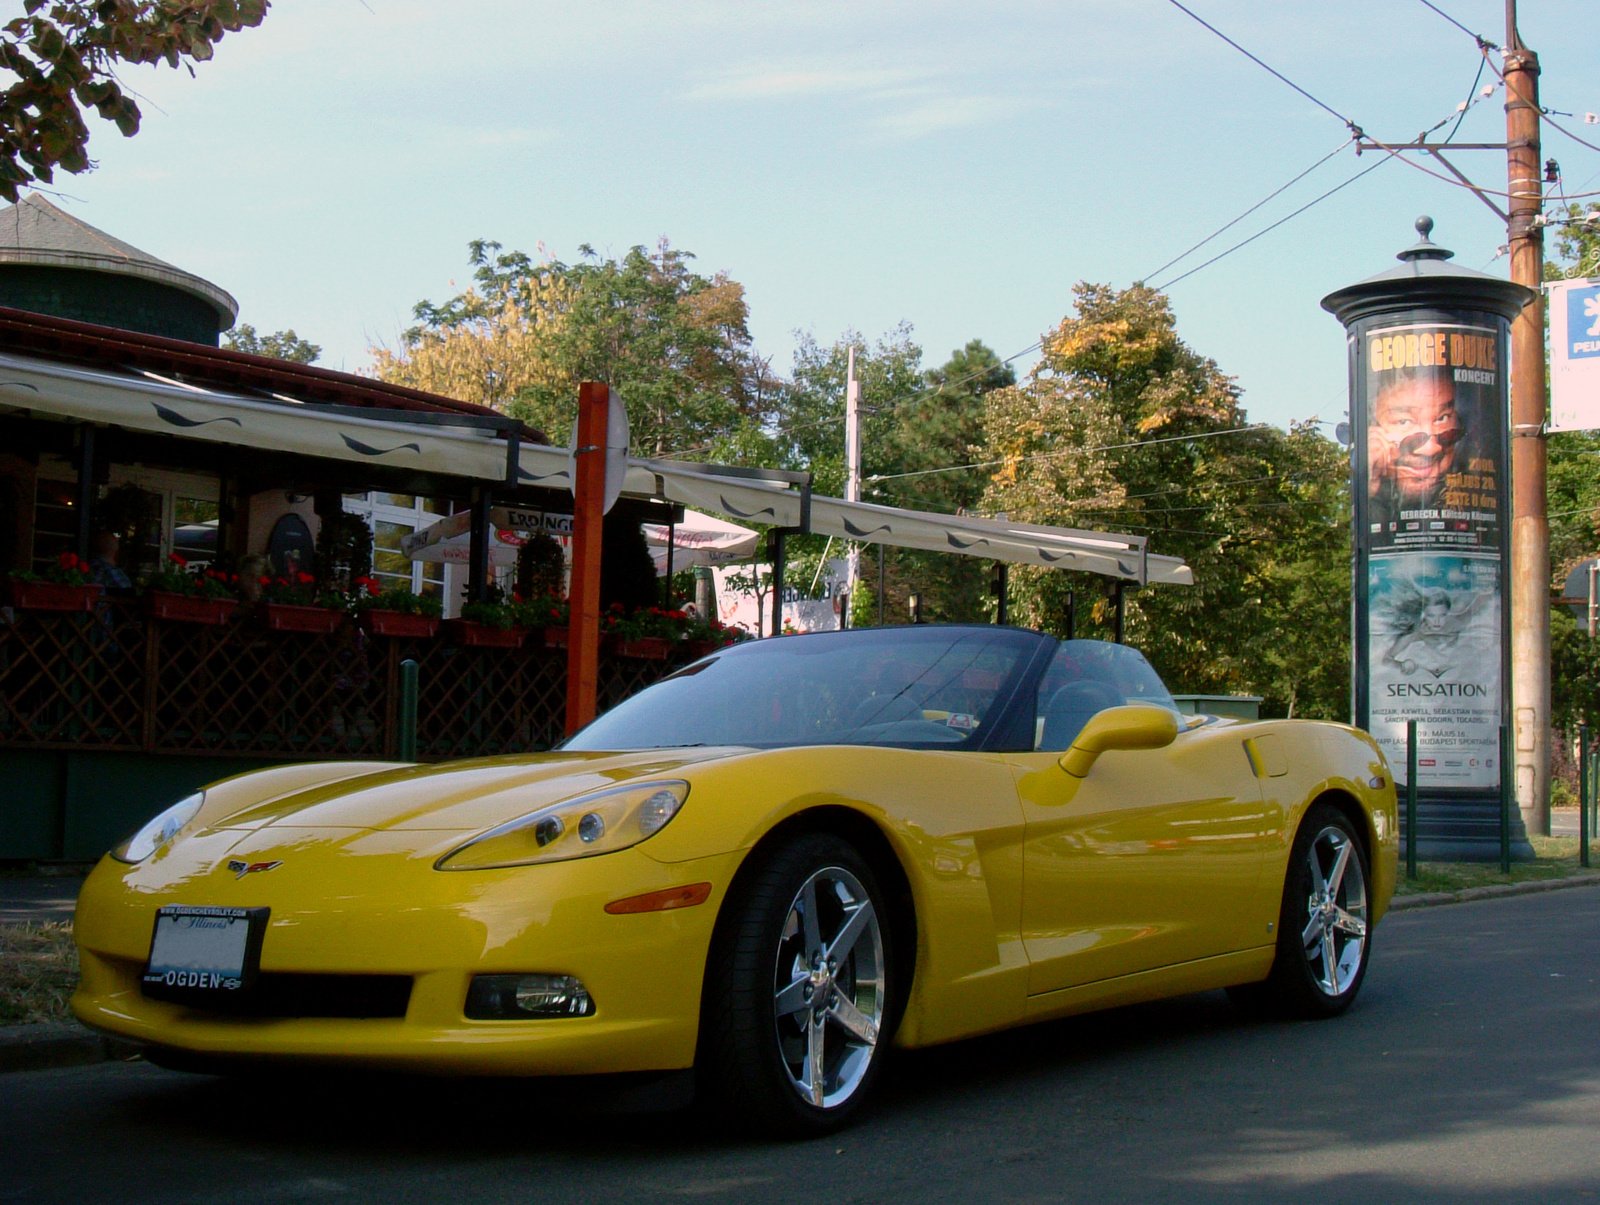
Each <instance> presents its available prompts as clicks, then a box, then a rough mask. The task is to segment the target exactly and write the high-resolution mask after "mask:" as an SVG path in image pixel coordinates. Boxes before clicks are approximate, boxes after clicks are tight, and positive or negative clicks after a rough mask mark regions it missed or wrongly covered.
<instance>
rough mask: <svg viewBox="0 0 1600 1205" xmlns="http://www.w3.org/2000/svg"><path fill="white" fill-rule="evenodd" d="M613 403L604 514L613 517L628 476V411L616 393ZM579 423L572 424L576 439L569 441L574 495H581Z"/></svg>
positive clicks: (608, 421) (569, 477)
mask: <svg viewBox="0 0 1600 1205" xmlns="http://www.w3.org/2000/svg"><path fill="white" fill-rule="evenodd" d="M610 397H611V403H610V406H609V407H608V408H607V411H606V492H605V506H604V508H603V513H605V514H610V513H611V508H612V507H613V506H615V505H616V504H617V498H618V496H619V495H620V494H621V493H622V482H623V479H624V478H625V477H627V475H628V408H627V407H626V406H624V405H623V404H622V398H621V397H620V396H619V395H618V393H617V391H616V390H615V389H613V390H611V391H610ZM577 451H578V422H577V420H576V419H574V420H573V422H572V438H571V439H569V440H568V441H567V481H568V483H569V485H570V486H571V489H572V492H573V493H574V494H576V493H577V492H578V463H577Z"/></svg>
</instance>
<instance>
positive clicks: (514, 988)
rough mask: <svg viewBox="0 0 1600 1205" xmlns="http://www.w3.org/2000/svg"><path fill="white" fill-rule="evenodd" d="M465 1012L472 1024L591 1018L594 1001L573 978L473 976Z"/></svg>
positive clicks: (563, 976) (585, 989)
mask: <svg viewBox="0 0 1600 1205" xmlns="http://www.w3.org/2000/svg"><path fill="white" fill-rule="evenodd" d="M466 1012H467V1017H468V1018H469V1019H470V1020H473V1021H514V1020H517V1019H519V1018H524V1017H589V1016H593V1015H594V1000H593V999H592V998H591V997H590V995H589V991H588V989H587V988H585V987H584V986H583V984H582V983H580V982H579V981H578V980H576V979H574V978H573V977H572V976H571V975H474V976H473V977H472V985H471V986H470V987H469V988H468V989H467V1009H466Z"/></svg>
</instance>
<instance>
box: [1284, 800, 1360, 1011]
mask: <svg viewBox="0 0 1600 1205" xmlns="http://www.w3.org/2000/svg"><path fill="white" fill-rule="evenodd" d="M1306 861H1307V862H1308V863H1309V864H1310V871H1311V896H1310V898H1309V899H1308V900H1307V901H1306V916H1307V920H1306V927H1305V929H1304V930H1303V931H1302V932H1301V934H1300V940H1301V942H1302V944H1303V945H1304V946H1305V953H1306V961H1307V962H1308V963H1310V964H1311V979H1312V981H1313V982H1314V983H1315V984H1316V985H1317V987H1318V988H1319V989H1320V990H1321V991H1322V994H1323V995H1325V996H1341V995H1343V994H1344V993H1345V991H1347V990H1348V989H1349V987H1350V985H1351V984H1352V983H1353V982H1354V981H1355V978H1356V975H1357V973H1358V972H1359V971H1360V970H1361V956H1362V953H1363V951H1364V950H1365V949H1366V945H1367V881H1366V877H1365V875H1364V874H1363V873H1362V870H1361V858H1360V857H1359V856H1358V855H1357V854H1356V851H1355V848H1354V842H1353V841H1352V840H1351V838H1350V835H1349V834H1348V833H1346V832H1345V831H1344V830H1343V829H1340V828H1338V827H1335V826H1334V825H1329V826H1328V827H1327V828H1325V829H1323V830H1322V831H1321V832H1320V833H1318V834H1317V835H1316V837H1314V838H1313V839H1312V841H1311V846H1310V848H1309V849H1308V850H1307V851H1306Z"/></svg>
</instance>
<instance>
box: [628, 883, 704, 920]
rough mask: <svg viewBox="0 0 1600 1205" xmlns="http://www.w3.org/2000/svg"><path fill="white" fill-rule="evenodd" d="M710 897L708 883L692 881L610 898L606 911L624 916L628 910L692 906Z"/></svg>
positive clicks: (664, 910)
mask: <svg viewBox="0 0 1600 1205" xmlns="http://www.w3.org/2000/svg"><path fill="white" fill-rule="evenodd" d="M709 898H711V884H710V883H692V884H690V885H689V886H688V887H669V888H667V889H666V890H665V891H651V892H647V893H646V894H644V895H630V896H629V897H628V898H627V899H624V900H612V901H611V902H610V903H609V904H607V905H606V911H607V912H609V913H611V915H612V916H626V915H627V914H628V913H630V912H666V911H669V910H670V909H673V908H693V907H694V906H695V905H696V904H703V903H705V902H706V900H708V899H709Z"/></svg>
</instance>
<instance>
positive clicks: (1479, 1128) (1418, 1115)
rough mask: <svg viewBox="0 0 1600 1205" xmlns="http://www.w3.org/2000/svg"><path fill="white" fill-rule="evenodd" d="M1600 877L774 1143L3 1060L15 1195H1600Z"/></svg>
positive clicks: (1077, 1026) (401, 1094)
mask: <svg viewBox="0 0 1600 1205" xmlns="http://www.w3.org/2000/svg"><path fill="white" fill-rule="evenodd" d="M1597 979H1600V889H1594V888H1589V889H1577V890H1569V891H1558V892H1550V893H1547V894H1543V895H1533V896H1523V897H1517V898H1511V899H1504V900H1489V901H1483V902H1479V903H1472V904H1462V905H1456V906H1453V907H1445V908H1434V909H1424V910H1421V911H1416V912H1408V913H1402V914H1398V915H1396V916H1393V917H1390V918H1389V919H1388V920H1386V921H1385V922H1384V923H1383V924H1382V925H1381V926H1380V927H1379V929H1378V931H1377V945H1376V952H1375V955H1374V961H1373V964H1372V968H1371V972H1370V974H1369V976H1368V979H1367V983H1366V987H1365V989H1364V993H1363V995H1362V997H1361V999H1360V1001H1359V1002H1358V1003H1357V1005H1356V1006H1355V1008H1354V1009H1352V1010H1351V1012H1349V1013H1348V1014H1347V1015H1346V1016H1344V1017H1343V1018H1340V1019H1338V1020H1336V1021H1332V1022H1324V1023H1315V1024H1314V1023H1298V1024H1288V1023H1270V1022H1253V1021H1248V1020H1245V1019H1243V1018H1242V1017H1241V1016H1239V1015H1238V1014H1237V1013H1235V1012H1234V1011H1233V1010H1232V1009H1231V1008H1230V1006H1229V1005H1228V1003H1227V1002H1226V999H1225V998H1224V997H1223V996H1222V995H1221V994H1220V993H1212V994H1206V995H1200V996H1190V997H1186V998H1184V999H1181V1000H1175V1001H1168V1002H1163V1003H1161V1004H1157V1005H1149V1006H1141V1007H1137V1008H1130V1009H1123V1010H1119V1011H1116V1012H1112V1013H1106V1014H1101V1015H1098V1016H1093V1017H1082V1018H1075V1019H1071V1020H1068V1021H1063V1022H1058V1023H1054V1024H1050V1025H1045V1026H1038V1027H1034V1028H1032V1029H1024V1030H1017V1031H1015V1032H1013V1033H1009V1034H1004V1035H1000V1036H997V1037H992V1038H986V1039H981V1040H978V1041H972V1042H964V1043H959V1044H956V1045H953V1046H949V1047H944V1048H940V1049H936V1050H929V1051H921V1052H917V1053H915V1054H905V1055H901V1056H899V1057H897V1058H896V1059H895V1062H894V1064H893V1066H891V1067H890V1068H889V1070H890V1072H891V1076H890V1079H889V1081H888V1082H887V1083H886V1084H885V1085H884V1087H885V1088H886V1089H887V1091H886V1092H885V1093H884V1095H883V1097H882V1099H881V1101H880V1102H879V1105H878V1107H877V1108H876V1109H875V1110H874V1111H873V1112H872V1114H871V1115H870V1116H868V1117H866V1118H865V1119H863V1120H862V1121H861V1122H860V1123H859V1124H858V1125H856V1126H855V1127H854V1128H852V1129H851V1130H849V1131H847V1132H846V1133H844V1134H842V1135H838V1136H835V1137H833V1138H830V1139H824V1140H821V1141H816V1142H808V1143H790V1144H758V1143H752V1142H746V1141H738V1140H733V1139H728V1138H725V1137H722V1136H719V1135H718V1134H716V1133H713V1132H708V1131H707V1128H706V1127H705V1125H704V1124H703V1123H702V1122H700V1121H699V1120H697V1119H696V1117H695V1115H693V1114H688V1113H654V1114H651V1113H618V1112H616V1111H614V1110H613V1111H609V1112H608V1111H602V1110H596V1109H595V1108H594V1107H592V1106H591V1107H585V1106H582V1105H581V1104H575V1103H574V1101H573V1100H572V1099H571V1097H570V1093H569V1092H568V1090H567V1089H566V1087H565V1086H564V1085H560V1084H549V1083H540V1082H538V1081H523V1082H520V1083H509V1084H508V1083H499V1082H497V1083H460V1082H455V1083H450V1082H434V1081H414V1080H407V1081H399V1082H396V1081H392V1080H390V1081H372V1080H359V1079H357V1080H343V1081H334V1082H316V1083H313V1082H306V1083H304V1084H299V1085H288V1086H267V1085H262V1084H259V1083H257V1084H250V1083H242V1082H241V1083H232V1082H224V1081H218V1080H211V1079H205V1078H191V1077H185V1076H182V1075H178V1074H173V1073H168V1072H164V1071H160V1070H158V1069H156V1068H154V1067H151V1066H148V1065H145V1064H142V1063H125V1064H113V1065H102V1066H97V1067H84V1068H77V1069H68V1070H61V1071H51V1072H38V1073H24V1074H11V1075H5V1076H0V1201H63V1202H66V1201H71V1202H75V1203H82V1202H97V1201H115V1202H119V1203H121V1202H128V1203H133V1202H157V1201H160V1202H166V1201H185V1202H188V1201H194V1202H212V1201H215V1202H229V1203H236V1202H277V1201H314V1200H328V1201H333V1202H365V1201H372V1202H380V1201H381V1202H386V1203H402V1202H434V1201H444V1200H448V1201H451V1202H461V1203H463V1205H493V1203H499V1202H512V1201H515V1202H546V1201H549V1202H577V1201H585V1202H586V1201H630V1202H634V1201H643V1202H651V1201H673V1200H703V1201H760V1202H790V1201H793V1202H805V1203H807V1205H815V1203H816V1202H827V1203H829V1205H845V1203H847V1202H855V1201H870V1202H915V1203H917V1205H925V1203H931V1202H945V1201H949V1202H962V1203H963V1205H964V1203H967V1202H971V1201H974V1200H977V1201H985V1202H1002V1201H1003V1202H1045V1201H1051V1202H1054V1201H1081V1202H1095V1203H1100V1202H1120V1201H1129V1202H1153V1201H1182V1202H1185V1203H1188V1202H1205V1201H1228V1202H1240V1201H1256V1202H1283V1203H1284V1205H1288V1203H1289V1202H1294V1203H1295V1205H1303V1203H1304V1202H1307V1201H1314V1202H1317V1203H1318V1205H1333V1203H1335V1202H1356V1201H1372V1202H1383V1203H1384V1205H1391V1203H1392V1202H1395V1201H1406V1202H1408V1203H1410V1202H1452V1203H1456V1202H1485V1203H1487V1202H1496V1203H1498V1202H1504V1201H1508V1200H1556V1199H1569V1198H1578V1199H1584V1198H1590V1197H1595V1196H1596V1195H1597V1194H1600V1139H1597V1135H1600V1031H1597V1025H1596V1021H1597V1012H1600V1010H1597V1002H1600V994H1597V993H1600V989H1597V986H1596V980H1597Z"/></svg>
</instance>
